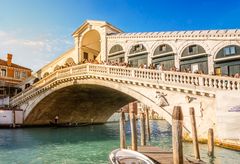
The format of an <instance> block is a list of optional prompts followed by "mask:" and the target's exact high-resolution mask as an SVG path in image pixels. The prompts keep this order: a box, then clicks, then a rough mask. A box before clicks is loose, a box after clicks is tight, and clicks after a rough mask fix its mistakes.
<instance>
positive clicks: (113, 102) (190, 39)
mask: <svg viewBox="0 0 240 164" xmlns="http://www.w3.org/2000/svg"><path fill="white" fill-rule="evenodd" d="M73 37H74V41H75V46H74V48H72V49H70V50H69V51H67V52H66V53H64V54H62V55H60V56H59V57H58V58H57V59H55V60H54V61H52V62H51V63H49V64H47V65H46V66H44V67H43V68H42V69H40V70H39V71H37V72H36V73H35V74H34V76H33V77H32V78H30V79H28V80H26V81H25V82H24V83H23V84H21V86H22V89H23V91H22V92H21V93H19V94H18V95H16V96H14V97H12V98H11V101H10V105H11V106H12V107H17V108H20V109H22V110H23V111H24V124H26V125H42V124H48V123H49V121H50V120H52V119H53V118H54V117H55V116H56V115H58V116H59V117H60V119H59V121H60V122H94V123H102V122H105V121H106V120H107V119H108V118H109V117H110V116H111V115H112V114H113V113H114V112H116V111H117V110H118V109H119V108H121V107H122V106H124V105H126V104H128V103H129V102H132V101H134V100H138V101H139V102H142V103H144V104H145V105H146V106H148V107H150V108H151V109H152V110H154V111H156V112H157V113H160V114H161V115H162V116H163V117H164V118H165V119H166V120H167V121H168V122H169V123H170V124H171V121H172V118H171V114H172V110H173V107H174V106H176V105H179V106H181V107H182V109H183V114H184V129H185V133H186V134H189V133H191V127H190V120H189V108H190V107H194V108H195V112H196V117H197V118H196V119H197V127H198V134H199V137H200V138H206V137H207V131H208V128H214V130H215V132H216V138H218V139H221V140H223V139H231V140H238V141H239V138H240V136H239V134H240V129H239V126H237V125H236V123H237V119H238V118H239V105H240V104H239V102H238V100H239V98H240V95H239V91H240V79H239V78H231V77H224V76H213V75H209V74H213V73H215V74H222V75H233V74H236V73H238V72H239V71H240V30H209V31H184V32H154V33H123V32H122V31H121V30H119V29H118V28H116V27H114V26H112V25H111V24H109V23H106V22H102V21H86V22H85V23H84V24H83V25H82V26H81V27H80V28H78V29H77V30H76V31H75V32H74V33H73ZM109 60H110V61H113V62H118V63H119V62H128V63H130V64H131V65H132V67H131V68H126V67H124V66H109V65H103V64H90V63H86V64H82V63H83V61H97V62H101V61H109ZM142 64H143V65H150V64H155V65H164V68H165V69H164V70H150V69H142V68H137V67H139V65H142ZM173 66H175V67H176V68H177V69H179V70H185V69H188V70H189V71H191V72H195V71H201V72H202V73H203V74H194V73H190V72H188V73H184V72H176V71H170V68H171V67H173ZM27 83H29V84H30V85H31V86H30V87H29V88H26V89H25V87H24V86H25V84H27ZM159 99H160V100H162V99H164V101H165V102H167V103H165V104H163V103H159Z"/></svg>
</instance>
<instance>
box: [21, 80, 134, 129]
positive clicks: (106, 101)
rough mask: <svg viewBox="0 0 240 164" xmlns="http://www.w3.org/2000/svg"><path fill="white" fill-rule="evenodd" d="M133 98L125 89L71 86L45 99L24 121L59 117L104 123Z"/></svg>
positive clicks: (39, 121) (62, 120)
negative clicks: (121, 90)
mask: <svg viewBox="0 0 240 164" xmlns="http://www.w3.org/2000/svg"><path fill="white" fill-rule="evenodd" d="M133 100H134V98H132V97H130V96H129V95H127V94H125V93H123V92H120V91H117V90H115V89H111V88H108V87H104V86H100V85H92V84H90V85H89V84H81V85H79V84H77V85H71V86H67V87H64V88H61V89H59V90H56V91H55V92H53V93H51V94H49V95H48V96H46V97H45V98H43V99H42V100H41V101H40V102H39V103H38V104H37V105H36V106H35V107H34V108H33V109H32V111H31V112H30V113H29V115H28V116H27V118H26V119H25V122H24V124H26V125H47V124H49V123H50V122H52V121H53V120H54V118H55V116H59V123H90V122H93V123H104V122H106V121H107V119H108V118H109V117H110V116H111V115H112V114H113V113H114V112H116V111H117V110H119V109H120V108H121V107H123V106H124V105H126V104H128V103H129V102H131V101H133Z"/></svg>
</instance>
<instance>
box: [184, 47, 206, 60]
mask: <svg viewBox="0 0 240 164" xmlns="http://www.w3.org/2000/svg"><path fill="white" fill-rule="evenodd" d="M198 54H206V51H205V49H204V48H203V47H202V46H200V45H196V44H195V45H190V46H188V47H186V48H185V49H184V50H183V52H182V55H181V56H182V57H187V56H192V55H198Z"/></svg>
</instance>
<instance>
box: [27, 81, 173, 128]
mask: <svg viewBox="0 0 240 164" xmlns="http://www.w3.org/2000/svg"><path fill="white" fill-rule="evenodd" d="M64 81H65V82H63V83H59V85H57V86H55V87H54V88H52V89H49V90H48V91H46V92H45V93H42V94H40V95H39V96H37V97H36V98H35V99H34V100H32V101H31V102H30V101H29V102H28V105H26V106H25V114H24V118H25V120H26V122H25V123H28V122H30V121H32V119H30V117H31V114H30V113H32V112H33V111H34V109H35V108H36V107H37V106H38V104H39V103H41V102H42V101H43V102H44V99H45V98H46V97H48V96H49V95H51V94H53V93H54V92H57V91H58V90H61V89H63V88H66V87H70V86H74V85H76V84H78V85H97V86H103V87H106V88H110V89H112V90H114V91H116V92H121V93H122V94H124V95H126V96H128V97H131V99H128V100H129V102H131V101H133V100H138V101H140V102H144V104H145V105H147V106H149V107H151V108H152V109H154V111H156V112H158V113H160V112H161V113H162V112H163V113H162V114H163V117H164V118H165V119H166V120H167V121H168V122H169V123H170V124H171V121H172V120H171V119H172V118H171V114H170V113H169V112H168V111H166V110H164V109H163V108H161V107H159V106H158V105H157V104H156V103H155V102H154V101H153V100H152V99H151V98H149V96H147V95H144V94H142V93H140V92H139V91H138V89H134V88H131V87H126V85H124V84H118V83H111V82H108V81H102V80H98V79H86V80H78V81H77V82H76V81H75V82H74V83H73V81H71V80H69V81H66V80H64ZM62 101H64V100H62ZM44 104H47V103H46V102H45V103H44ZM123 105H125V104H123ZM41 109H43V108H42V107H41ZM41 109H40V110H41ZM114 112H115V111H114ZM40 116H41V115H38V116H36V118H35V119H39V117H40Z"/></svg>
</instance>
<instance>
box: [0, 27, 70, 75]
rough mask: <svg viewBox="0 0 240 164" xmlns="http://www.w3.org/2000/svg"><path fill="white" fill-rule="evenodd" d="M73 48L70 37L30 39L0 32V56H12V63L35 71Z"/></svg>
mask: <svg viewBox="0 0 240 164" xmlns="http://www.w3.org/2000/svg"><path fill="white" fill-rule="evenodd" d="M72 46H73V39H72V38H71V37H66V36H61V35H57V36H56V35H52V34H46V35H42V36H35V37H33V38H31V39H29V38H27V37H23V36H20V34H17V33H16V32H14V33H13V32H8V31H3V30H0V56H1V58H2V59H6V54H7V53H12V54H13V62H14V63H16V64H19V65H22V66H25V67H28V68H31V69H32V70H33V71H37V70H38V69H40V68H41V67H43V66H44V65H45V64H47V63H48V62H49V61H52V60H53V59H54V58H56V57H57V56H59V55H61V54H62V53H64V52H65V51H67V50H68V49H69V48H71V47H72Z"/></svg>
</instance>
